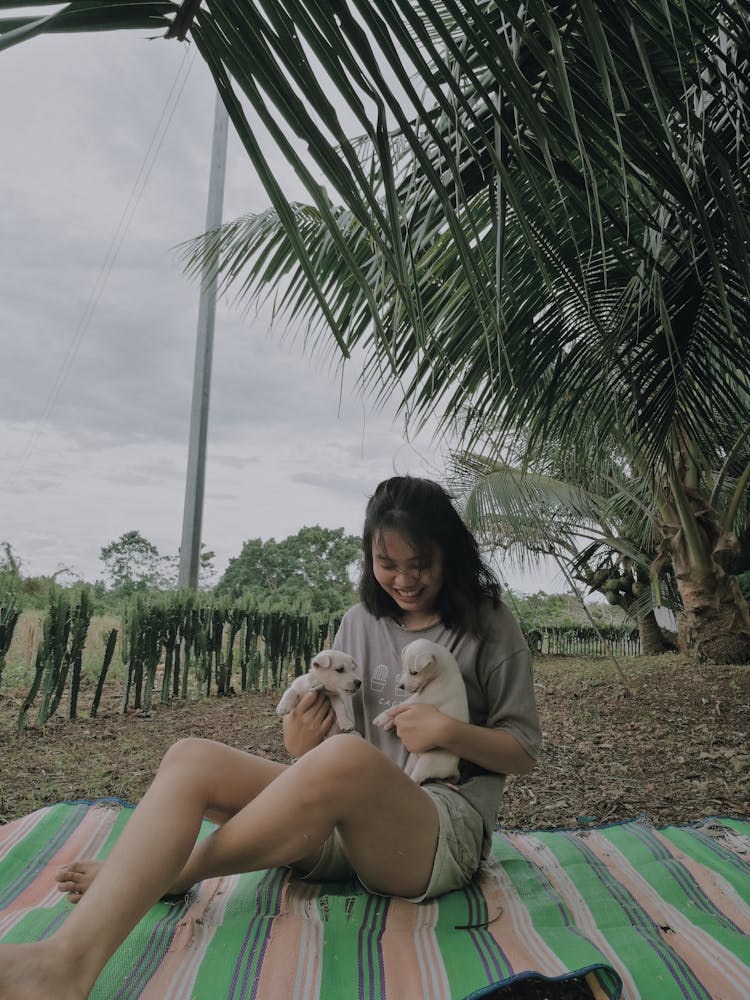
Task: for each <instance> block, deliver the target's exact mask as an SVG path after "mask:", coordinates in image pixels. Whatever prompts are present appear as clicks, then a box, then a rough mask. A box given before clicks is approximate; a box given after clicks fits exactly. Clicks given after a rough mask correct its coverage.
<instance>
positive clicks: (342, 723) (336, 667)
mask: <svg viewBox="0 0 750 1000" xmlns="http://www.w3.org/2000/svg"><path fill="white" fill-rule="evenodd" d="M361 685H362V681H361V680H360V679H359V677H358V676H357V664H356V663H355V661H354V660H353V659H352V657H351V656H349V655H348V654H347V653H341V652H339V651H338V650H337V649H325V650H323V651H322V652H320V653H318V655H317V656H315V657H314V658H313V661H312V663H311V664H310V669H309V670H308V672H307V673H306V674H303V675H302V676H301V677H295V679H294V681H293V682H292V683H291V684H290V685H289V687H288V688H287V689H286V691H285V692H284V694H283V695H282V697H281V701H280V702H279V703H278V705H277V706H276V712H277V713H278V714H279V715H287V714H288V713H289V712H291V711H292V709H293V708H295V707H296V706H297V705H298V704H299V702H300V700H301V699H302V697H303V695H305V694H307V692H308V691H324V692H325V693H326V694H327V695H328V699H329V701H330V702H331V707H332V708H333V711H334V713H335V715H336V725H335V726H334V728H333V729H332V730H331V732H342V733H348V732H351V730H352V729H353V728H354V718H353V716H352V713H351V707H350V704H349V699H348V697H347V696H351V695H354V694H356V693H357V691H359V689H360V687H361ZM329 735H330V734H329Z"/></svg>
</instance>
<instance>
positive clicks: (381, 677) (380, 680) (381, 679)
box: [370, 663, 388, 694]
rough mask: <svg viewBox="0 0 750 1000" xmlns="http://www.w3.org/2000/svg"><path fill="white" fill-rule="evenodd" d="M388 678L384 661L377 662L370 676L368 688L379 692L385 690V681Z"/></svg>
mask: <svg viewBox="0 0 750 1000" xmlns="http://www.w3.org/2000/svg"><path fill="white" fill-rule="evenodd" d="M387 680H388V667H387V666H386V664H385V663H379V664H378V665H377V667H375V669H374V670H373V672H372V677H371V678H370V690H371V691H377V692H378V694H380V693H381V692H382V691H384V690H385V682H386V681H387Z"/></svg>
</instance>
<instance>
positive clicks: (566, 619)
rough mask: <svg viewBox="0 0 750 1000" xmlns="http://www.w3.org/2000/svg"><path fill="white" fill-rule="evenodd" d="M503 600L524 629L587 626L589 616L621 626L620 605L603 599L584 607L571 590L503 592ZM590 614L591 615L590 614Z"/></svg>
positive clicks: (589, 622) (621, 613) (589, 623)
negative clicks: (562, 591)
mask: <svg viewBox="0 0 750 1000" xmlns="http://www.w3.org/2000/svg"><path fill="white" fill-rule="evenodd" d="M505 601H506V603H507V604H508V605H509V607H510V608H511V609H512V611H513V613H514V615H515V616H516V618H517V620H518V622H519V624H520V625H521V628H522V629H523V630H524V632H525V633H527V634H528V633H529V632H531V631H532V630H534V629H554V628H579V627H582V626H583V627H590V626H591V619H592V618H593V620H594V622H595V623H596V624H597V626H598V625H600V624H601V625H603V626H605V627H607V626H612V625H614V626H620V625H622V624H623V623H624V621H625V614H624V613H623V612H622V611H621V610H620V609H619V608H613V607H610V606H609V605H608V604H603V603H596V604H594V603H587V604H586V607H585V608H584V607H583V606H582V604H581V601H580V600H579V598H578V597H577V596H576V595H575V594H573V593H569V594H547V593H545V591H543V590H540V591H538V592H537V593H536V594H516V593H513V592H510V593H506V595H505ZM589 616H590V617H589Z"/></svg>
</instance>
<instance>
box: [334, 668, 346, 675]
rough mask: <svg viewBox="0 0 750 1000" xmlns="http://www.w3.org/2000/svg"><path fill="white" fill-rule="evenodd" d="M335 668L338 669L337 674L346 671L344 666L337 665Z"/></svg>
mask: <svg viewBox="0 0 750 1000" xmlns="http://www.w3.org/2000/svg"><path fill="white" fill-rule="evenodd" d="M335 670H336V673H337V674H343V672H344V668H343V667H336V668H335Z"/></svg>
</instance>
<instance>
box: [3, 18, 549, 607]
mask: <svg viewBox="0 0 750 1000" xmlns="http://www.w3.org/2000/svg"><path fill="white" fill-rule="evenodd" d="M0 94H2V95H3V96H2V105H1V106H2V119H1V120H2V140H1V142H2V147H1V152H0V184H1V190H2V200H0V222H1V229H0V232H1V235H2V240H1V241H0V345H1V346H2V357H1V359H0V371H1V372H2V379H1V380H0V385H1V391H0V456H1V460H2V468H3V472H4V475H3V481H4V485H3V488H2V492H1V493H0V497H1V500H0V541H8V542H10V543H11V545H12V546H13V550H14V552H15V553H16V555H17V556H19V557H20V558H21V560H22V572H23V573H24V575H38V574H50V573H52V572H54V571H55V570H57V569H59V568H60V567H62V566H65V567H69V568H70V569H71V570H73V571H74V572H75V573H76V574H78V575H80V576H82V577H83V578H85V579H87V580H91V581H93V580H95V579H97V578H100V577H101V576H102V575H103V568H102V565H101V563H100V561H99V551H100V549H101V547H102V546H103V545H106V544H108V543H109V542H111V541H113V540H114V539H116V538H118V537H119V536H120V535H121V534H122V533H123V532H125V531H130V530H138V531H140V532H141V533H142V534H143V535H144V536H145V537H146V538H148V539H149V540H150V541H151V542H153V543H154V544H155V545H156V546H157V548H158V549H159V551H160V552H161V553H162V554H163V555H171V554H174V553H176V552H177V549H178V547H179V544H180V536H181V530H182V510H183V502H184V490H185V472H186V462H187V437H188V423H189V413H190V397H191V383H192V377H193V364H194V356H195V337H196V325H197V314H198V287H197V284H196V283H195V282H193V281H191V280H189V279H188V278H187V277H186V276H185V275H184V273H183V264H182V262H181V260H180V258H179V256H178V254H177V253H176V251H175V247H176V246H177V245H178V244H179V243H181V242H182V241H184V240H186V239H189V238H191V237H193V236H196V235H198V234H200V233H201V232H202V231H203V228H204V223H205V216H206V198H207V188H208V175H209V160H210V144H211V135H212V128H213V118H214V102H215V90H214V87H213V82H212V80H211V78H210V75H209V73H208V71H207V70H206V68H205V67H204V65H203V62H202V60H201V58H200V56H198V55H197V54H195V52H194V49H189V48H188V47H187V46H184V45H181V44H180V43H178V42H176V41H165V40H164V39H161V38H158V39H154V40H149V39H148V37H147V33H146V32H130V33H123V32H118V33H115V34H108V33H101V34H89V35H78V36H69V37H64V36H50V37H41V38H36V39H32V40H31V41H29V42H26V43H22V44H21V45H18V46H16V47H14V48H12V49H10V50H8V51H6V52H0ZM167 121H168V127H166V128H165V125H166V123H167ZM278 176H279V177H282V178H284V183H285V187H286V190H287V191H288V192H291V195H292V196H293V197H300V198H304V194H303V191H302V188H301V186H300V185H299V182H298V181H297V180H296V178H295V177H294V175H293V174H292V173H291V172H290V170H289V169H288V168H287V167H286V165H285V164H284V163H283V161H281V160H280V159H279V161H278ZM267 206H268V199H267V197H266V194H265V191H264V190H263V188H262V187H261V185H260V183H259V182H258V180H257V178H256V177H255V175H254V173H253V170H252V167H251V165H250V163H249V160H248V158H247V156H246V155H245V153H244V150H243V149H242V147H241V145H240V143H239V140H238V139H237V137H236V135H235V134H234V133H233V131H232V127H231V125H230V134H229V150H228V161H227V175H226V188H225V198H224V213H223V214H224V218H225V219H231V218H234V217H236V216H238V215H241V214H242V213H244V212H247V211H251V212H252V211H259V210H262V209H264V208H266V207H267ZM356 375H357V371H356V369H355V368H354V367H351V368H350V369H348V370H346V371H345V372H344V376H343V380H342V379H341V378H340V377H338V376H337V375H336V373H335V372H331V370H330V366H329V363H328V360H323V359H317V360H316V359H315V358H312V357H311V356H310V355H309V354H305V352H304V350H303V346H302V344H301V343H300V342H296V341H295V340H294V339H293V338H290V337H289V336H286V337H283V336H282V332H281V330H280V329H272V328H271V322H270V316H269V314H268V313H260V314H259V315H249V316H248V315H243V313H242V310H241V309H240V308H239V307H238V306H237V305H236V304H234V303H232V302H220V303H219V307H218V310H217V316H216V334H215V348H214V361H213V379H212V390H211V410H210V420H209V435H208V462H207V471H206V495H205V507H204V519H203V539H204V542H205V544H206V545H207V547H208V548H210V549H213V550H214V551H215V552H216V556H217V558H216V567H217V570H218V571H219V572H222V571H223V570H224V568H225V567H226V564H227V560H228V559H229V558H230V557H232V556H235V555H237V554H238V553H239V551H240V549H241V547H242V543H243V541H245V540H246V539H248V538H256V537H260V538H263V539H267V538H271V537H274V538H276V539H281V538H285V537H286V536H288V535H290V534H294V533H296V532H297V531H298V530H299V529H300V528H301V527H303V526H304V525H313V524H320V525H322V526H325V527H330V528H337V527H343V528H345V530H346V531H347V532H351V533H353V534H358V533H359V531H360V529H361V521H362V514H363V510H364V505H365V502H366V499H367V497H368V496H369V494H370V493H371V492H372V490H373V489H374V487H375V486H376V485H377V483H378V482H379V481H380V480H381V479H383V478H385V477H387V476H389V475H392V474H394V473H399V474H402V473H407V472H409V473H414V474H417V475H427V476H431V477H433V478H437V479H440V478H441V476H442V475H443V472H444V466H445V462H444V459H445V449H444V448H441V447H440V446H439V445H437V444H436V443H435V442H434V440H433V437H432V434H431V433H430V432H429V431H427V432H425V433H423V434H422V435H420V436H418V437H416V438H414V439H412V440H410V441H407V440H406V439H405V437H404V434H403V428H402V426H401V424H400V423H399V422H395V421H394V412H395V403H394V405H393V407H392V409H391V410H390V411H381V412H379V413H378V412H375V411H374V410H373V408H372V407H371V406H370V405H369V404H368V403H367V402H366V401H363V400H362V398H361V397H360V396H359V395H358V394H357V392H356V389H355V385H354V383H355V381H356ZM508 579H509V582H510V584H511V585H512V586H514V587H516V588H517V589H521V590H527V591H528V590H535V589H545V590H548V591H553V590H562V589H565V587H564V582H563V581H562V580H561V579H560V578H559V576H558V575H557V574H556V573H555V571H554V570H552V571H551V572H550V573H549V574H541V575H539V574H536V575H534V576H531V577H520V576H518V575H515V574H508Z"/></svg>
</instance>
